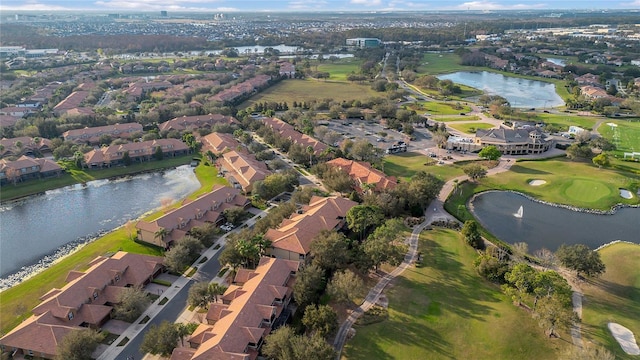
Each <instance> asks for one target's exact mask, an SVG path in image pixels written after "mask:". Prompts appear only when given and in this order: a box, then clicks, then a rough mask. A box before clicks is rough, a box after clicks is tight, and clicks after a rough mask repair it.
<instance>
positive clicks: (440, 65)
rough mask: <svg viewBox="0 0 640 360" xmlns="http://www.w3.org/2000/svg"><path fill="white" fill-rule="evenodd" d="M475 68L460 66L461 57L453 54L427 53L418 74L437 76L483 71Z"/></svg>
mask: <svg viewBox="0 0 640 360" xmlns="http://www.w3.org/2000/svg"><path fill="white" fill-rule="evenodd" d="M478 69H479V68H477V67H473V66H465V65H460V56H458V55H456V54H453V53H443V54H432V53H427V54H424V56H423V57H422V64H420V66H419V67H418V70H417V72H418V73H420V74H427V75H437V74H445V73H452V72H456V71H481V70H478Z"/></svg>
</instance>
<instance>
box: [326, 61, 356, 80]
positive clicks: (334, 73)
mask: <svg viewBox="0 0 640 360" xmlns="http://www.w3.org/2000/svg"><path fill="white" fill-rule="evenodd" d="M361 64H362V60H358V59H354V58H345V59H341V60H339V61H337V62H335V63H331V62H324V63H322V64H320V65H318V71H320V72H328V73H329V74H331V76H330V77H329V80H333V81H347V76H349V74H351V73H356V74H357V73H358V72H359V71H360V65H361Z"/></svg>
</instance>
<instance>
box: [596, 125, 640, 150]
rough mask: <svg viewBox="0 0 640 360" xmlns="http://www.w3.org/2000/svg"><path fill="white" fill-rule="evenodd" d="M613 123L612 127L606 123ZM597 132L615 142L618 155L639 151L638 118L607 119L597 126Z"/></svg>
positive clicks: (639, 129)
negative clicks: (630, 119)
mask: <svg viewBox="0 0 640 360" xmlns="http://www.w3.org/2000/svg"><path fill="white" fill-rule="evenodd" d="M609 123H613V124H616V125H617V126H615V127H612V126H609V125H607V124H609ZM598 132H599V133H600V134H601V135H602V136H603V137H605V138H607V139H609V140H610V141H611V142H613V143H614V144H616V148H617V151H616V152H615V153H616V154H617V155H618V156H623V155H624V154H623V153H625V152H634V151H635V152H640V120H638V119H636V120H635V121H623V120H607V121H604V122H603V123H602V124H600V126H599V127H598Z"/></svg>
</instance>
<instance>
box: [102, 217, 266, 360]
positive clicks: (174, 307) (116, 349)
mask: <svg viewBox="0 0 640 360" xmlns="http://www.w3.org/2000/svg"><path fill="white" fill-rule="evenodd" d="M269 210H271V208H268V209H267V210H264V211H260V212H259V213H258V214H256V215H255V216H254V217H252V218H251V219H249V220H247V221H246V222H245V224H246V225H247V226H249V227H251V226H253V225H254V224H255V222H256V221H257V220H259V219H260V218H261V217H263V216H264V215H265V214H266V213H267V212H268V211H269ZM239 230H240V229H239V228H236V229H235V230H234V231H239ZM216 243H217V244H220V247H219V248H218V249H214V246H212V247H210V248H209V249H207V250H206V251H205V252H204V253H203V254H202V255H201V257H200V258H198V260H196V261H195V262H194V264H199V265H197V266H198V271H197V272H196V273H195V274H194V275H193V276H192V277H191V278H187V277H185V276H181V277H180V278H178V280H176V281H174V282H173V284H172V286H171V287H170V288H168V289H167V290H165V292H164V293H163V294H162V295H163V296H160V298H158V300H157V301H156V302H154V303H153V304H152V305H151V306H150V307H149V308H148V309H147V310H146V311H145V312H144V314H143V315H142V316H141V317H140V319H141V318H143V317H144V316H145V315H148V316H149V317H150V318H151V320H150V321H149V322H148V323H146V324H139V322H140V319H138V320H137V321H136V322H135V323H133V324H132V325H131V326H129V328H127V330H125V332H124V333H123V334H122V335H121V336H120V338H118V339H116V341H114V343H113V344H112V345H111V346H110V347H109V348H107V350H106V351H104V352H103V353H102V354H101V355H100V356H99V357H98V360H128V359H131V358H133V359H136V360H140V359H142V358H143V356H144V354H142V353H141V352H140V345H141V344H142V339H143V338H144V332H145V329H147V328H148V327H149V326H151V325H152V324H160V323H161V322H162V321H164V320H166V321H169V322H172V323H174V322H176V321H177V320H178V318H179V317H180V315H181V314H182V313H183V312H184V310H185V309H186V307H187V297H188V295H189V288H190V287H191V285H193V283H194V282H197V281H207V282H209V281H211V280H213V279H214V278H215V277H216V276H217V275H218V272H220V262H219V261H218V256H219V255H220V252H221V251H222V249H224V245H225V243H226V235H224V236H222V237H221V238H220V239H219V240H218V241H217V242H216ZM204 257H206V258H207V261H205V262H203V263H202V264H200V262H201V260H202V259H203V258H204ZM164 297H167V298H168V299H169V301H168V302H167V303H166V304H164V305H158V301H160V300H161V299H162V298H164ZM125 336H126V337H128V338H129V342H127V344H126V345H125V346H116V345H117V344H118V343H120V341H121V340H122V338H123V337H125Z"/></svg>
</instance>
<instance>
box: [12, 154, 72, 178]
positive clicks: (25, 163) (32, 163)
mask: <svg viewBox="0 0 640 360" xmlns="http://www.w3.org/2000/svg"><path fill="white" fill-rule="evenodd" d="M61 173H62V167H60V165H58V163H56V162H55V161H53V160H49V159H45V158H31V157H28V156H25V155H22V156H21V157H20V158H18V160H15V161H8V160H6V159H0V184H5V183H9V182H12V183H17V182H21V181H25V180H29V179H42V178H46V177H51V176H60V174H61Z"/></svg>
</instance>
